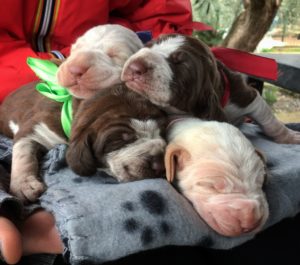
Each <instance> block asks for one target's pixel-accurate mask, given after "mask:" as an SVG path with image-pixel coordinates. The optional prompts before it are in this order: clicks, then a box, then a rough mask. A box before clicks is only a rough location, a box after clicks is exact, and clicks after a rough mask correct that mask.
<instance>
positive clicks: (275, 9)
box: [191, 0, 300, 122]
mask: <svg viewBox="0 0 300 265" xmlns="http://www.w3.org/2000/svg"><path fill="white" fill-rule="evenodd" d="M191 3H192V8H193V16H194V20H195V21H201V22H204V23H206V24H208V25H210V26H212V27H213V28H214V29H215V30H214V31H206V32H195V33H194V35H195V37H197V38H199V39H201V40H202V41H204V42H206V43H207V44H208V45H210V46H223V47H229V48H236V49H240V50H244V51H248V52H255V53H262V54H267V53H269V54H270V53H272V54H274V53H280V54H300V0H214V1H211V0H191ZM299 87H300V84H299ZM263 97H264V98H265V100H266V101H267V102H268V104H269V105H270V106H271V107H272V109H273V111H274V113H275V115H276V116H277V117H278V118H279V119H280V120H282V121H283V122H300V94H299V93H293V92H291V91H290V90H286V89H282V88H279V87H276V86H274V85H271V84H268V83H264V89H263Z"/></svg>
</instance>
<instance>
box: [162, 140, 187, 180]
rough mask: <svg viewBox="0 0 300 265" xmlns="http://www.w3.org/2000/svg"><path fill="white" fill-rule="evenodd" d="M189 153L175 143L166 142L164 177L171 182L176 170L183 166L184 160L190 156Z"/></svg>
mask: <svg viewBox="0 0 300 265" xmlns="http://www.w3.org/2000/svg"><path fill="white" fill-rule="evenodd" d="M190 156H191V155H190V153H189V152H188V151H187V150H186V149H185V148H183V147H181V146H179V145H176V144H172V143H170V144H168V145H167V148H166V152H165V167H166V177H167V180H168V181H169V182H172V181H173V180H174V178H175V176H176V172H177V171H180V170H182V169H183V168H184V165H185V163H186V161H187V160H188V159H189V158H190Z"/></svg>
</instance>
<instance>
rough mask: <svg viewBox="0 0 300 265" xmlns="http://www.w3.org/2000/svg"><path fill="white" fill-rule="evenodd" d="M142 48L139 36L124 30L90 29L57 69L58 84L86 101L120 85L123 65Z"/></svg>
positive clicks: (107, 25) (108, 26)
mask: <svg viewBox="0 0 300 265" xmlns="http://www.w3.org/2000/svg"><path fill="white" fill-rule="evenodd" d="M142 47H143V44H142V42H141V40H140V39H139V38H138V36H137V35H136V34H135V33H134V32H133V31H131V30H130V29H127V28H125V27H123V26H120V25H111V24H106V25H101V26H97V27H93V28H91V29H90V30H88V31H87V32H86V33H85V34H83V35H82V36H81V37H79V38H78V39H77V40H76V42H75V43H74V44H73V45H72V46H71V51H70V56H69V57H68V58H67V59H66V60H65V61H64V62H63V63H62V64H61V66H60V67H59V69H58V72H57V79H58V83H59V84H60V85H61V86H63V87H66V88H68V90H69V91H70V92H71V93H72V94H73V95H74V96H76V97H78V98H88V97H90V96H92V95H94V94H95V93H96V92H97V91H98V90H100V89H103V88H107V87H110V86H112V85H115V84H119V83H121V79H120V77H121V71H122V67H123V65H124V63H125V61H126V60H127V59H128V57H129V56H130V55H132V54H133V53H135V52H136V51H138V50H139V49H140V48H142Z"/></svg>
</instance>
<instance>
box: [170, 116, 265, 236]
mask: <svg viewBox="0 0 300 265" xmlns="http://www.w3.org/2000/svg"><path fill="white" fill-rule="evenodd" d="M168 141H169V144H168V146H167V150H166V154H165V164H166V171H167V172H166V173H167V179H168V180H169V181H170V182H171V181H173V180H176V184H177V185H178V188H179V190H180V191H181V192H182V194H183V195H184V196H185V197H186V198H187V199H188V200H189V201H190V202H191V203H192V204H193V206H194V208H195V209H196V211H197V212H198V213H199V215H200V216H201V217H202V218H203V219H204V220H205V222H206V223H207V224H208V225H209V226H210V227H212V228H213V229H214V230H215V231H217V232H218V233H220V234H222V235H225V236H238V235H241V234H243V233H248V232H250V231H252V232H257V231H258V230H259V229H260V228H262V226H263V225H264V223H265V222H266V220H267V218H268V215H269V210H268V204H267V200H266V197H265V194H264V192H263V190H262V186H263V183H264V180H265V177H266V171H265V163H264V161H263V159H262V155H261V154H260V153H259V152H257V151H256V150H255V148H254V147H253V145H252V144H251V143H250V141H249V140H248V139H247V138H246V137H245V136H244V135H243V134H242V133H241V132H240V131H239V130H238V129H237V128H236V127H234V126H232V125H230V124H228V123H223V122H222V123H221V122H215V121H202V120H199V119H196V118H186V119H182V120H179V121H175V122H174V123H173V124H171V126H170V129H169V132H168Z"/></svg>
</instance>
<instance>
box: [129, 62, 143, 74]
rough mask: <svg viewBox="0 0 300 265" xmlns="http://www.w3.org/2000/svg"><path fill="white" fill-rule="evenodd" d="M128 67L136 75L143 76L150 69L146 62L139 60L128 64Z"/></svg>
mask: <svg viewBox="0 0 300 265" xmlns="http://www.w3.org/2000/svg"><path fill="white" fill-rule="evenodd" d="M128 68H129V70H130V71H131V73H132V74H133V75H134V76H141V75H143V74H145V73H146V72H147V70H148V68H147V66H146V65H145V63H144V62H142V61H139V60H136V61H134V62H132V63H131V64H130V65H129V66H128Z"/></svg>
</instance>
